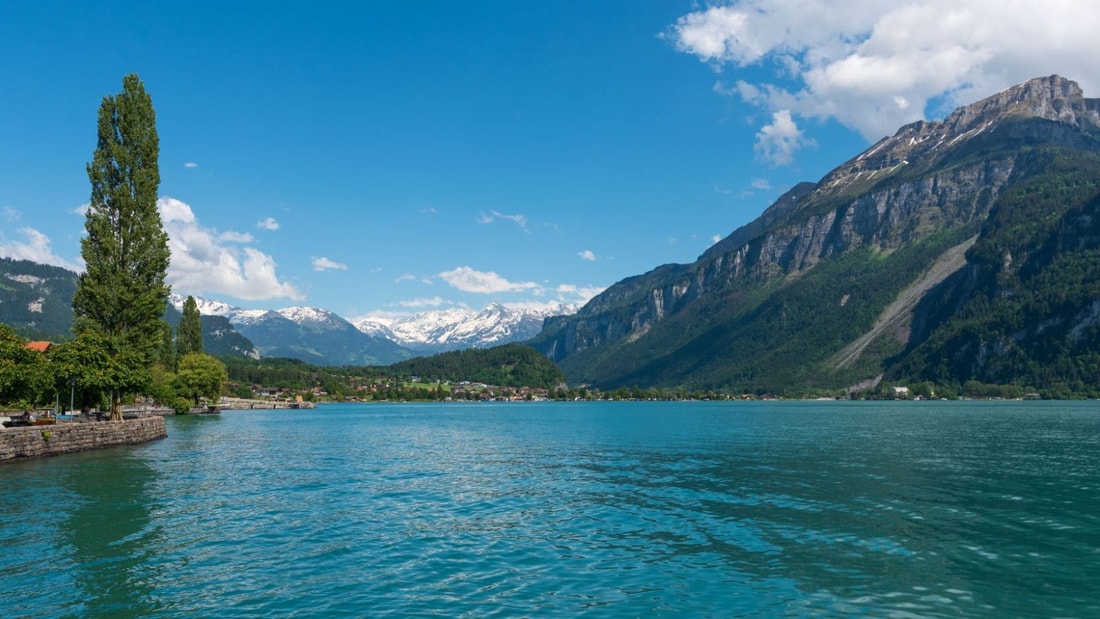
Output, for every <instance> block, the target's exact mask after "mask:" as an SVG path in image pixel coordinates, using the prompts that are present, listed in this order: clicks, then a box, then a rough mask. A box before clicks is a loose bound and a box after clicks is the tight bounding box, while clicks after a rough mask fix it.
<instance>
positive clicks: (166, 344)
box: [157, 320, 176, 372]
mask: <svg viewBox="0 0 1100 619" xmlns="http://www.w3.org/2000/svg"><path fill="white" fill-rule="evenodd" d="M160 330H161V342H160V350H159V351H157V354H158V356H159V361H160V364H161V365H162V366H164V369H165V370H167V371H169V372H175V371H176V342H175V340H174V339H173V338H172V325H171V324H169V323H168V321H167V320H162V321H161V324H160Z"/></svg>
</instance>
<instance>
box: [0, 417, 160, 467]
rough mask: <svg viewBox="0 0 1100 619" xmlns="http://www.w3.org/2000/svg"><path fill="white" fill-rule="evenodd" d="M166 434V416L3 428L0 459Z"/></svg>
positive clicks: (47, 453)
mask: <svg viewBox="0 0 1100 619" xmlns="http://www.w3.org/2000/svg"><path fill="white" fill-rule="evenodd" d="M166 436H168V429H167V427H166V426H165V424H164V418H163V417H142V418H140V419H127V420H126V421H93V422H86V423H56V424H53V425H48V426H28V427H19V428H0V462H10V461H12V460H15V459H17V458H37V457H39V456H53V455H57V454H63V453H70V452H74V451H84V450H86V449H97V448H100V447H110V446H112V445H132V444H134V443H144V442H146V441H151V440H155V439H158V438H164V437H166Z"/></svg>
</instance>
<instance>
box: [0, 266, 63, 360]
mask: <svg viewBox="0 0 1100 619" xmlns="http://www.w3.org/2000/svg"><path fill="white" fill-rule="evenodd" d="M76 280H77V275H76V273H73V272H72V271H69V270H67V269H63V268H61V267H55V266H50V265H46V264H38V263H35V262H30V261H27V260H11V259H9V258H0V322H2V323H4V324H7V325H10V326H11V327H12V328H13V329H15V331H16V332H17V333H19V334H20V335H23V336H24V337H29V338H31V339H44V340H48V339H60V338H58V337H57V336H58V335H62V336H64V337H68V336H69V335H70V332H71V330H72V324H73V303H72V301H73V294H74V293H75V292H76Z"/></svg>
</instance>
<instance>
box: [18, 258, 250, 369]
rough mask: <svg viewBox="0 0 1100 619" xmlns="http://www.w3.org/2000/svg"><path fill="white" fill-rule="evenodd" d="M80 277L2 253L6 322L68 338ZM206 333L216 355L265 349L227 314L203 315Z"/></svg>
mask: <svg viewBox="0 0 1100 619" xmlns="http://www.w3.org/2000/svg"><path fill="white" fill-rule="evenodd" d="M77 279H78V275H77V274H76V273H74V272H72V271H69V270H67V269H64V268H61V267H55V266H50V265H47V264H38V263H36V262H30V261H27V260H11V259H8V258H0V322H3V323H5V324H8V325H11V326H12V328H14V329H15V330H16V331H17V332H18V333H20V334H21V335H23V336H25V337H29V338H31V339H43V340H52V341H60V340H65V339H68V338H69V337H71V336H72V327H73V294H74V293H75V292H76V282H77ZM180 307H182V299H181V300H180ZM165 318H166V319H167V320H168V322H169V323H171V324H172V325H173V327H174V326H176V325H178V324H179V321H180V312H179V307H175V308H173V307H169V309H168V312H167V314H166V316H165ZM202 337H203V346H204V349H205V350H206V352H209V353H210V354H213V355H230V356H245V357H253V358H256V357H257V356H258V354H259V353H258V351H257V350H256V347H255V346H253V344H252V342H250V341H248V339H247V338H245V337H244V336H242V335H241V334H240V333H238V332H237V331H236V329H234V328H233V326H232V325H230V324H229V321H227V320H226V319H225V318H224V317H219V316H202Z"/></svg>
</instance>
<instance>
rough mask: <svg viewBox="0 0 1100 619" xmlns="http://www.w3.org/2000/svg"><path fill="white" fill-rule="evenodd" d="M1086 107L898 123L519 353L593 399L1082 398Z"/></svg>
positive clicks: (1090, 260) (1042, 106) (1004, 108)
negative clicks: (940, 392) (615, 395)
mask: <svg viewBox="0 0 1100 619" xmlns="http://www.w3.org/2000/svg"><path fill="white" fill-rule="evenodd" d="M1098 108H1100V105H1098V102H1097V100H1094V99H1085V98H1084V96H1083V94H1082V92H1081V90H1080V88H1079V87H1078V86H1077V84H1075V83H1074V82H1071V81H1069V80H1066V79H1064V78H1061V77H1058V76H1050V77H1046V78H1039V79H1034V80H1030V81H1028V82H1025V83H1023V84H1020V85H1018V86H1015V87H1013V88H1010V89H1008V90H1005V91H1003V92H1001V93H998V94H997V95H994V96H993V97H990V98H988V99H985V100H982V101H979V102H977V103H975V104H973V105H969V106H966V107H963V108H960V109H958V110H956V111H955V112H953V113H952V114H951V115H950V116H948V117H947V118H946V119H944V120H943V121H942V122H918V123H914V124H911V125H907V126H905V127H902V128H901V129H900V130H899V131H898V132H897V134H896V135H894V136H893V137H890V138H885V139H883V140H881V141H880V142H879V143H877V144H875V145H874V146H872V147H871V148H870V149H868V150H867V151H866V152H864V153H863V154H861V155H859V156H858V157H856V158H854V159H852V160H851V161H848V162H846V163H844V164H843V165H841V166H839V167H838V168H836V169H835V170H833V171H832V172H830V173H829V174H828V175H826V176H825V177H824V178H823V179H821V181H819V182H818V183H816V184H802V185H799V186H797V187H795V188H794V189H792V190H791V191H790V192H788V193H787V194H786V195H784V196H783V197H781V198H780V199H779V200H778V201H777V202H776V203H775V204H774V205H772V206H771V207H769V208H768V209H767V210H766V211H765V212H764V213H763V214H762V215H761V217H760V218H758V219H757V220H756V221H754V222H752V223H750V224H748V225H746V226H744V227H742V228H740V229H738V230H737V231H735V232H733V233H732V234H731V235H730V236H729V237H727V238H726V239H724V240H722V241H720V242H719V243H717V244H715V245H714V246H713V247H711V248H710V249H709V250H708V251H707V252H706V253H704V254H703V255H702V256H700V258H699V259H698V260H697V261H696V262H694V263H692V264H688V265H665V266H661V267H658V268H657V269H654V270H653V271H651V272H649V273H647V274H644V275H640V276H637V277H633V278H630V279H627V280H624V281H622V282H619V283H618V284H615V285H614V286H612V287H610V288H609V289H608V290H606V291H605V292H604V293H603V294H601V295H599V296H598V297H596V298H595V299H593V300H592V301H591V302H589V303H588V304H587V305H586V306H585V307H584V308H582V309H581V310H580V311H579V312H578V313H577V314H576V315H574V316H570V317H561V318H556V319H550V320H548V321H547V323H546V326H545V328H544V330H543V332H542V333H541V334H540V335H539V336H538V337H537V338H536V339H535V340H534V341H533V342H532V344H533V345H534V346H536V347H537V348H538V349H539V350H540V351H542V352H543V353H544V354H545V355H547V356H548V357H549V358H550V359H552V360H555V361H557V362H558V363H559V365H560V366H561V367H562V369H563V370H564V371H565V373H566V375H567V377H568V378H569V380H570V382H571V383H590V384H594V385H596V386H600V387H604V388H609V387H616V386H622V385H626V386H629V385H634V384H638V385H655V386H665V387H670V386H685V387H692V388H711V389H728V390H748V391H756V392H762V391H774V392H783V391H785V390H789V389H792V388H800V389H843V388H847V387H854V386H867V385H874V384H878V381H880V380H881V379H882V378H883V377H884V376H885V377H887V378H888V379H890V380H894V381H910V380H933V381H940V382H944V383H954V384H961V383H964V382H966V381H971V380H978V381H986V382H998V383H1014V384H1019V385H1024V386H1028V387H1034V388H1037V389H1040V388H1041V389H1048V390H1050V389H1055V390H1057V389H1071V390H1076V391H1078V392H1080V391H1089V390H1095V389H1096V383H1097V380H1098V379H1097V372H1096V358H1095V354H1094V353H1092V352H1091V351H1093V350H1096V349H1097V344H1098V343H1100V341H1098V335H1097V323H1098V322H1100V294H1097V293H1098V290H1097V287H1098V285H1100V262H1098V257H1097V255H1096V252H1097V246H1098V238H1100V234H1098V231H1097V225H1098V221H1100V220H1098V219H1097V218H1098V217H1100V213H1097V207H1098V200H1100V189H1098V184H1100V139H1098V135H1100V115H1098V113H1097V110H1098ZM1090 372H1091V374H1089V373H1090ZM1071 383H1072V384H1071Z"/></svg>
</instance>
